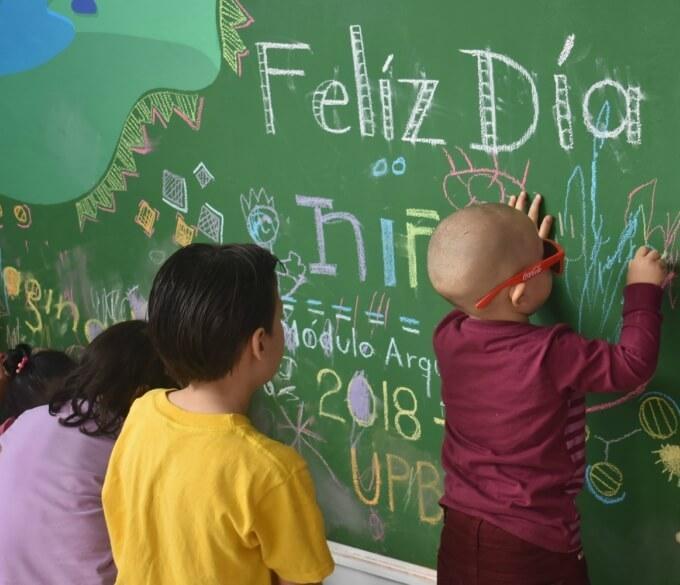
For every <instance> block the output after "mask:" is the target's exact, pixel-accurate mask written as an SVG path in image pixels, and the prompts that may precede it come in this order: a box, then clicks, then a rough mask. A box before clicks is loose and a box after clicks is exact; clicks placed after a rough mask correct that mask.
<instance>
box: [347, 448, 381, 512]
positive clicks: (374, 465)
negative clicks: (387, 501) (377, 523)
mask: <svg viewBox="0 0 680 585" xmlns="http://www.w3.org/2000/svg"><path fill="white" fill-rule="evenodd" d="M349 453H350V462H351V465H352V485H353V486H354V493H355V494H356V495H357V497H358V498H359V500H361V501H362V502H363V503H364V504H366V505H367V506H376V505H377V504H378V502H379V501H380V488H381V486H382V476H381V473H380V459H379V458H378V454H377V453H376V452H375V451H374V452H373V458H372V459H371V473H372V476H373V479H372V483H373V485H374V491H373V496H372V497H368V496H365V495H364V492H363V490H362V487H361V472H360V471H359V464H358V463H357V448H356V447H351V448H350V450H349Z"/></svg>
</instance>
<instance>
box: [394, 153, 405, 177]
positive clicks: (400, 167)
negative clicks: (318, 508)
mask: <svg viewBox="0 0 680 585" xmlns="http://www.w3.org/2000/svg"><path fill="white" fill-rule="evenodd" d="M405 172H406V159H405V158H404V157H403V156H400V157H399V158H396V159H394V161H393V162H392V174H393V175H395V176H397V177H401V176H402V175H403V174H404V173H405Z"/></svg>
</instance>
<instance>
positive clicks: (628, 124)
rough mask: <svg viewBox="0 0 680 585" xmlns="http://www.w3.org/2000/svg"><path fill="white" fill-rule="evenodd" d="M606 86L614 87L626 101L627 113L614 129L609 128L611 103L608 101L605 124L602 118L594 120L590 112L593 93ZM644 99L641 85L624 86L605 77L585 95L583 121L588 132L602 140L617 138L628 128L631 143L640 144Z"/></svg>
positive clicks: (628, 138) (627, 134) (628, 137)
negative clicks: (597, 120) (641, 102)
mask: <svg viewBox="0 0 680 585" xmlns="http://www.w3.org/2000/svg"><path fill="white" fill-rule="evenodd" d="M605 87H612V88H614V89H615V90H616V91H618V92H619V93H620V94H621V96H623V98H624V100H625V102H626V113H625V115H624V116H623V117H622V119H621V122H619V125H618V126H617V127H616V128H614V129H613V130H610V129H609V109H610V106H609V103H608V102H607V106H608V112H607V116H606V122H607V123H606V124H603V121H604V120H603V119H602V118H600V120H599V123H597V124H596V123H594V122H593V116H592V115H591V113H590V100H591V98H592V96H593V94H594V93H595V92H596V91H598V90H601V89H603V88H605ZM641 99H642V92H641V91H640V88H639V87H631V86H628V88H625V87H623V85H621V84H620V83H619V82H618V81H613V80H611V79H603V80H602V81H598V82H597V83H594V84H593V85H591V86H590V88H588V91H586V93H585V94H584V96H583V123H584V124H585V125H586V128H587V129H588V132H590V133H591V134H592V135H593V136H594V137H595V138H600V139H602V140H606V139H610V138H617V137H618V136H619V134H621V133H622V132H623V131H624V130H627V133H626V136H627V140H628V142H629V143H630V144H640V142H641V133H642V125H641V122H640V100H641Z"/></svg>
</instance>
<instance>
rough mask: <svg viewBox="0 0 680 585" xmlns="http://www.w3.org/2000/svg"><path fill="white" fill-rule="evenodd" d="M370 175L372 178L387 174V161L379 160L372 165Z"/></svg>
mask: <svg viewBox="0 0 680 585" xmlns="http://www.w3.org/2000/svg"><path fill="white" fill-rule="evenodd" d="M371 174H372V175H373V176H374V177H384V176H385V175H386V174H387V159H384V158H381V159H380V160H377V161H375V162H374V163H373V166H372V167H371Z"/></svg>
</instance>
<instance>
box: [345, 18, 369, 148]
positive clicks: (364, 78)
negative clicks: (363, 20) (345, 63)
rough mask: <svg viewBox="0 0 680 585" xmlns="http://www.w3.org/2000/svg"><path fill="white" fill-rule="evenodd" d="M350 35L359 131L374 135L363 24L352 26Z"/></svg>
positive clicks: (366, 134)
mask: <svg viewBox="0 0 680 585" xmlns="http://www.w3.org/2000/svg"><path fill="white" fill-rule="evenodd" d="M349 35H350V43H351V47H352V62H353V63H354V80H355V83H356V89H357V101H358V105H359V131H360V132H361V135H362V136H373V135H374V134H375V120H374V114H373V101H372V99H371V86H370V82H369V81H368V73H367V68H366V55H365V52H364V38H363V34H362V32H361V26H360V25H358V24H354V25H352V26H350V27H349Z"/></svg>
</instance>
